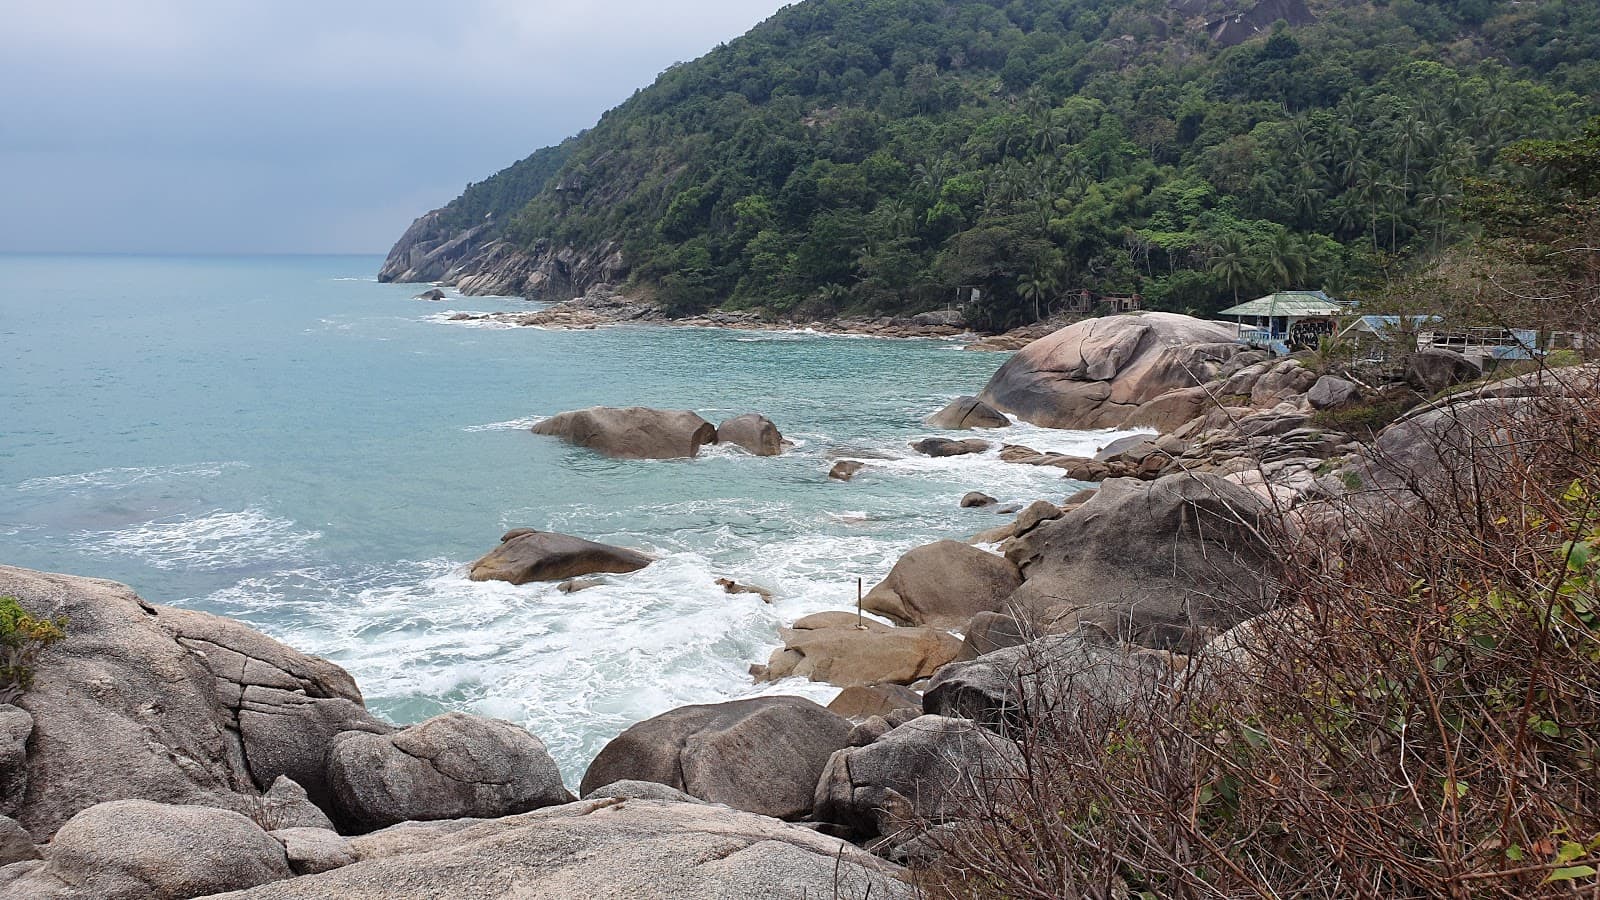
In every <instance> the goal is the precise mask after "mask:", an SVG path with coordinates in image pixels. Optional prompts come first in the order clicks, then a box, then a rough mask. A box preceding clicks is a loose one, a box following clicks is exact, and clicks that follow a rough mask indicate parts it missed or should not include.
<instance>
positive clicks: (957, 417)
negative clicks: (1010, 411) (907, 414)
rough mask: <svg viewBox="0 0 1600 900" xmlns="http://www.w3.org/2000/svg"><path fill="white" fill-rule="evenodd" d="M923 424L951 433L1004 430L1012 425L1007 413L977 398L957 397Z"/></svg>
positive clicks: (924, 420)
mask: <svg viewBox="0 0 1600 900" xmlns="http://www.w3.org/2000/svg"><path fill="white" fill-rule="evenodd" d="M922 422H923V424H924V425H927V426H928V427H930V428H945V429H949V430H951V431H963V430H966V429H969V428H1004V427H1006V426H1007V425H1010V424H1011V420H1010V419H1008V418H1006V415H1005V413H1002V412H1001V411H999V410H998V409H995V408H994V407H992V406H990V405H989V404H987V403H985V402H983V401H982V400H979V399H978V398H977V397H957V398H956V399H954V400H951V401H950V402H949V403H948V404H946V405H945V407H944V408H943V409H941V410H939V411H938V412H936V413H934V414H933V415H931V416H929V417H927V418H926V419H923V420H922Z"/></svg>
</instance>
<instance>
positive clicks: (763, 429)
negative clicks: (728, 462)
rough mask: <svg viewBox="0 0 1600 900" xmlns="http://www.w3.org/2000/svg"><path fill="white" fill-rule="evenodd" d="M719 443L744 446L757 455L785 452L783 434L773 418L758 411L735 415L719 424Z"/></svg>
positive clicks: (774, 454) (775, 454) (773, 454)
mask: <svg viewBox="0 0 1600 900" xmlns="http://www.w3.org/2000/svg"><path fill="white" fill-rule="evenodd" d="M717 443H719V444H733V445H735V446H739V447H743V448H744V449H746V450H748V451H750V452H751V453H753V454H755V455H756V456H777V455H778V454H780V453H782V452H783V434H782V433H781V432H779V431H778V426H776V425H774V424H772V420H771V419H769V418H767V417H766V416H763V415H758V414H756V413H745V414H744V415H742V416H734V417H733V418H731V419H728V420H727V421H725V422H723V423H722V424H721V425H718V426H717Z"/></svg>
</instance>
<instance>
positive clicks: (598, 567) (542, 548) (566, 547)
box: [468, 528, 653, 584]
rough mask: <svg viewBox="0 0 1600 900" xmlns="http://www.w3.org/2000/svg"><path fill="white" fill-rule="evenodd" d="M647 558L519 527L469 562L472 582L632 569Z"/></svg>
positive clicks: (547, 578)
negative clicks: (495, 545)
mask: <svg viewBox="0 0 1600 900" xmlns="http://www.w3.org/2000/svg"><path fill="white" fill-rule="evenodd" d="M652 561H653V560H651V558H650V557H648V556H646V555H644V554H643V553H640V552H639V551H637V550H629V549H627V548H626V547H613V546H611V545H609V544H600V543H596V542H594V541H589V540H584V539H583V538H580V537H573V536H571V535H568V534H557V533H556V532H553V531H533V530H531V529H525V528H519V529H515V530H513V531H509V532H506V536H505V537H504V538H502V539H501V543H500V546H498V547H496V548H494V549H493V550H490V551H489V552H488V553H486V554H484V555H483V556H482V557H481V558H480V559H478V560H477V561H476V562H474V563H473V564H472V568H471V571H470V573H469V575H468V577H469V578H471V579H472V580H473V581H509V582H511V583H512V584H527V583H528V582H530V581H563V580H565V579H568V578H576V577H578V576H581V575H593V574H595V573H598V572H615V573H625V572H636V571H638V570H639V569H642V568H644V567H645V566H648V565H650V563H651V562H652Z"/></svg>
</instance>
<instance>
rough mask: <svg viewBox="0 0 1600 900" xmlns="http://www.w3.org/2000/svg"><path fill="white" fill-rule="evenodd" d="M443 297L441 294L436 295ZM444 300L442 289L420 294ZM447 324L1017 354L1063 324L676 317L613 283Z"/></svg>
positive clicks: (727, 313)
mask: <svg viewBox="0 0 1600 900" xmlns="http://www.w3.org/2000/svg"><path fill="white" fill-rule="evenodd" d="M430 294H437V295H438V296H430ZM416 299H420V300H442V299H444V295H443V294H442V292H439V291H438V290H437V289H435V290H433V291H429V292H425V293H423V294H419V295H417V298H416ZM447 321H450V322H461V323H474V322H475V323H487V324H497V325H506V326H514V327H535V328H544V329H549V330H552V331H572V330H590V329H595V328H606V327H610V326H615V325H669V326H680V327H687V328H731V329H735V330H740V331H766V332H807V333H816V334H834V335H855V336H861V337H879V338H921V339H965V340H968V341H969V343H968V345H967V348H966V349H968V350H1016V349H1020V348H1021V347H1023V346H1025V345H1026V344H1028V343H1029V342H1030V341H1033V340H1035V339H1036V338H1039V337H1043V336H1044V335H1046V334H1049V333H1050V332H1052V331H1054V330H1056V329H1057V328H1059V327H1060V326H1061V325H1062V324H1063V323H1062V322H1048V323H1038V324H1034V325H1027V326H1023V327H1021V328H1016V329H1013V330H1011V331H1008V332H1005V333H1003V334H978V333H976V332H974V331H972V330H971V329H970V328H969V327H968V326H967V324H966V322H965V320H964V319H963V318H962V316H961V314H960V313H959V312H956V311H954V310H946V311H938V312H926V313H918V314H917V315H914V316H877V317H866V316H839V317H835V318H831V319H813V320H795V321H774V320H772V319H768V318H766V317H764V316H762V315H760V314H759V313H754V312H741V311H734V310H715V311H712V312H707V313H702V314H699V315H693V316H671V315H668V314H667V313H666V312H665V311H663V310H662V309H661V308H660V307H658V306H656V305H655V304H654V303H651V302H649V301H646V300H640V299H637V298H630V297H628V296H626V295H624V294H621V293H619V292H618V291H617V290H616V289H615V288H614V287H612V286H611V285H608V284H597V285H595V286H593V287H591V288H590V289H589V290H588V291H587V292H586V293H584V295H583V296H581V297H576V298H573V299H571V300H565V301H562V302H559V303H556V304H554V305H552V306H549V307H546V308H545V309H541V310H537V311H535V312H492V313H473V312H458V313H455V314H454V315H451V316H450V317H448V319H447Z"/></svg>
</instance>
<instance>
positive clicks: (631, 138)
mask: <svg viewBox="0 0 1600 900" xmlns="http://www.w3.org/2000/svg"><path fill="white" fill-rule="evenodd" d="M1335 7H1336V8H1332V9H1326V10H1322V8H1321V7H1319V11H1322V12H1323V17H1322V19H1321V20H1320V21H1319V22H1317V23H1315V24H1312V25H1308V26H1302V27H1298V28H1295V29H1284V28H1276V29H1274V30H1273V31H1272V33H1271V34H1270V35H1267V36H1264V37H1262V38H1259V39H1256V40H1252V41H1248V42H1246V43H1244V44H1242V45H1240V46H1237V47H1232V48H1227V49H1221V48H1218V47H1216V46H1215V45H1214V44H1213V43H1212V42H1211V41H1210V39H1209V37H1208V36H1207V35H1206V33H1205V32H1204V31H1203V30H1202V29H1198V28H1196V27H1195V23H1193V22H1188V21H1185V20H1184V19H1183V18H1182V17H1181V16H1180V15H1179V14H1178V13H1175V12H1172V11H1170V10H1168V9H1167V7H1166V5H1165V4H1159V3H1154V2H1150V0H1115V2H1105V0H1011V2H1006V3H1001V2H999V0H962V2H953V0H868V2H859V0H805V2H801V3H797V4H795V5H793V6H790V7H788V8H786V9H784V10H782V11H781V12H779V13H778V14H777V15H775V16H774V17H772V18H771V19H769V20H768V21H766V22H764V23H762V24H761V25H759V26H757V27H756V28H755V29H754V30H752V31H751V32H750V33H749V34H747V35H745V36H743V37H741V38H739V39H737V40H734V41H731V42H729V43H728V44H725V45H723V46H721V47H718V48H717V49H716V50H714V51H713V52H711V53H710V54H708V55H707V56H705V57H703V58H701V59H699V60H696V61H694V62H691V63H686V64H681V65H676V66H674V67H672V68H670V69H668V70H667V71H666V72H664V73H662V75H661V76H660V77H659V78H658V79H657V81H656V83H655V84H653V85H652V86H650V87H649V88H647V89H644V90H641V91H639V92H638V93H636V94H635V95H634V96H633V97H632V98H631V99H630V100H628V101H627V102H626V103H624V104H622V105H621V106H619V107H618V108H616V109H614V110H612V111H610V112H608V113H607V114H606V115H605V116H604V117H602V119H601V120H600V122H599V124H597V125H596V126H595V127H594V128H593V129H592V130H591V131H590V132H588V133H586V134H584V135H581V136H579V137H578V138H575V139H573V140H572V141H569V142H567V143H566V144H563V145H562V146H561V147H559V148H552V149H551V150H547V151H540V153H539V154H535V155H534V156H533V157H530V158H529V159H528V160H524V161H523V162H521V163H518V164H517V165H516V166H513V167H512V168H511V169H508V170H506V172H503V173H501V174H500V175H497V176H495V177H494V178H491V179H489V180H487V181H485V182H483V183H481V184H478V185H474V186H473V187H472V188H469V190H468V193H467V194H464V195H463V197H462V198H461V199H460V200H458V201H457V202H456V203H455V204H452V207H451V208H447V212H448V215H450V216H452V217H459V218H460V219H461V220H462V221H463V222H477V221H480V220H483V219H484V216H485V215H486V214H492V218H491V221H492V223H493V227H494V228H495V229H497V230H498V231H500V232H502V233H503V234H504V235H505V236H507V237H508V238H509V239H511V240H512V241H514V242H517V243H520V244H522V245H525V246H529V247H532V246H534V245H538V244H541V243H543V242H553V243H555V244H558V245H573V246H593V245H596V244H598V243H600V242H602V241H607V240H619V241H620V242H621V243H622V246H623V249H624V253H625V256H626V259H627V261H628V263H629V264H630V266H632V269H633V278H634V280H635V281H636V282H637V283H638V284H639V285H640V286H644V287H648V288H655V289H658V291H664V292H665V293H667V294H668V295H670V296H671V297H673V298H675V299H674V300H673V301H672V302H674V303H675V304H689V305H696V304H706V303H732V304H734V305H740V306H763V307H767V308H770V309H774V310H787V309H791V308H794V307H796V306H797V305H800V304H803V303H808V302H810V301H811V300H812V299H813V298H815V297H816V296H817V295H818V292H820V291H822V290H823V289H824V288H827V287H829V286H831V285H836V286H838V287H839V288H841V289H843V291H844V294H843V295H842V296H841V298H840V299H841V302H842V303H843V305H845V306H847V307H851V308H853V309H855V310H856V311H861V312H902V311H910V310H914V309H917V308H922V307H933V306H941V305H944V304H946V303H948V302H949V301H950V300H951V299H952V298H953V297H955V296H957V291H958V289H962V288H973V287H977V288H979V289H980V290H981V291H982V296H983V306H982V308H981V309H980V310H979V311H978V312H979V314H980V315H981V316H982V317H984V318H986V319H988V320H989V321H990V322H991V323H996V324H999V323H1014V322H1019V321H1027V320H1030V319H1033V318H1036V317H1039V316H1044V315H1049V314H1050V313H1051V312H1053V311H1057V310H1059V308H1060V303H1059V301H1060V300H1061V298H1065V297H1069V296H1073V295H1076V294H1077V293H1078V292H1079V291H1081V290H1084V289H1088V290H1090V291H1095V292H1100V293H1106V294H1130V293H1134V292H1139V293H1142V294H1143V295H1144V296H1145V298H1146V299H1147V301H1148V302H1150V303H1151V304H1154V305H1159V306H1163V307H1166V308H1170V309H1182V310H1193V311H1197V312H1204V311H1214V310H1216V309H1219V308H1221V307H1222V306H1224V305H1228V304H1231V303H1232V302H1233V300H1234V299H1235V297H1242V296H1245V295H1253V294H1255V293H1259V292H1265V291H1267V290H1269V289H1280V288H1317V287H1323V288H1331V289H1333V290H1335V291H1341V292H1342V291H1344V290H1346V289H1347V288H1348V287H1350V286H1351V285H1353V284H1357V283H1360V282H1361V281H1363V280H1365V279H1369V278H1372V277H1373V276H1374V275H1375V274H1376V273H1377V272H1378V263H1377V261H1378V260H1380V259H1383V258H1385V257H1399V258H1402V259H1406V258H1411V257H1415V256H1418V255H1426V254H1432V253H1436V252H1438V251H1439V250H1440V249H1441V248H1443V247H1446V246H1448V245H1450V244H1452V243H1453V242H1455V241H1457V240H1458V239H1460V238H1461V237H1462V236H1463V235H1464V233H1465V232H1464V229H1463V227H1462V225H1461V222H1460V208H1461V206H1462V198H1463V191H1462V188H1461V186H1460V185H1461V181H1462V178H1463V177H1464V176H1469V175H1473V174H1475V173H1476V174H1481V173H1486V172H1489V171H1491V169H1492V167H1493V166H1495V165H1496V160H1497V154H1498V153H1499V152H1500V150H1501V149H1502V148H1504V147H1506V146H1507V145H1509V144H1511V143H1512V142H1514V141H1516V140H1519V139H1524V138H1540V139H1551V138H1560V137H1565V136H1568V135H1571V134H1573V133H1574V132H1575V130H1576V129H1577V127H1578V125H1579V124H1580V123H1581V121H1582V119H1583V117H1584V116H1585V115H1587V114H1590V113H1592V112H1593V102H1592V100H1593V97H1594V95H1595V92H1596V88H1597V86H1600V63H1596V62H1595V60H1596V59H1600V11H1597V8H1596V7H1595V5H1594V4H1592V3H1578V2H1573V0H1565V2H1564V0H1545V2H1541V3H1538V4H1526V3H1525V4H1520V5H1517V4H1511V3H1508V2H1504V0H1429V2H1421V0H1388V2H1373V3H1365V2H1358V3H1354V4H1337V5H1335ZM1557 38H1559V39H1557ZM1507 61H1509V64H1507ZM1580 96H1582V97H1587V98H1589V99H1588V100H1584V99H1580ZM557 168H558V169H559V171H557V170H556V169H557ZM511 210H515V211H514V212H511ZM691 242H693V243H695V244H696V248H697V249H696V251H695V252H694V254H693V257H694V259H693V260H692V262H693V263H694V264H695V265H697V266H699V268H696V269H693V270H689V271H680V270H678V269H676V268H675V266H676V264H677V260H678V256H679V250H678V245H680V244H685V243H691ZM1007 255H1013V256H1014V258H1011V259H1008V260H1002V259H1001V257H1002V256H1007ZM1036 276H1037V277H1036ZM1025 285H1034V287H1025ZM1041 286H1043V287H1041ZM833 293H837V292H833Z"/></svg>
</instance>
